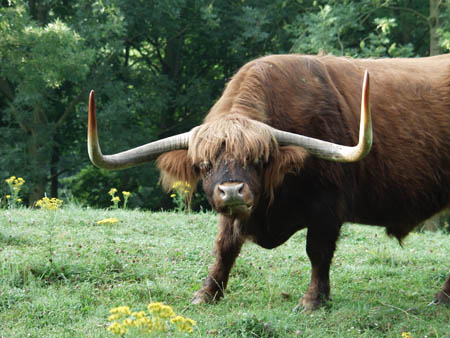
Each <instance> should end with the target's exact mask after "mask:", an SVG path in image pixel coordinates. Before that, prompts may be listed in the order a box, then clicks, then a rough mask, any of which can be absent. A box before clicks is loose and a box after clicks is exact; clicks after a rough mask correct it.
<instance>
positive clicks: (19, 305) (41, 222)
mask: <svg viewBox="0 0 450 338" xmlns="http://www.w3.org/2000/svg"><path fill="white" fill-rule="evenodd" d="M109 217H115V218H117V219H118V220H119V222H118V223H117V224H103V225H99V224H97V223H96V221H98V220H101V219H104V218H109ZM215 223H216V216H215V215H214V214H212V213H202V214H191V215H185V214H181V213H169V212H158V213H151V212H142V211H124V210H114V211H106V210H91V209H87V210H86V209H81V208H77V207H71V206H69V207H66V208H63V209H60V210H59V211H57V212H52V211H45V210H30V209H14V210H0V261H1V265H0V269H1V270H0V337H2V338H4V337H107V336H111V334H110V333H109V332H108V331H107V330H106V328H107V327H108V323H109V322H108V320H107V317H108V315H109V310H110V309H111V308H113V307H117V306H120V305H128V306H130V307H131V308H132V310H136V311H138V310H144V309H145V308H146V306H147V304H148V303H150V302H164V303H166V304H169V305H171V306H172V308H173V309H174V310H175V312H177V313H180V314H182V315H183V316H185V317H189V318H192V319H194V320H195V321H196V322H197V325H196V326H195V327H194V333H193V335H192V336H195V337H402V336H403V337H425V336H426V337H450V306H427V304H428V303H430V301H431V300H432V298H433V295H434V293H435V292H437V291H438V290H439V289H440V288H441V286H442V284H443V283H444V280H445V277H446V276H447V274H448V273H449V271H450V259H449V258H450V257H449V253H450V237H449V235H444V234H442V233H439V232H438V233H420V234H419V233H412V234H410V236H408V237H407V238H406V240H405V242H404V246H403V248H401V247H400V246H399V244H398V243H397V241H395V240H392V239H389V238H388V237H387V236H386V235H385V234H384V231H383V230H382V229H381V228H373V227H362V226H357V225H345V226H344V228H343V231H342V236H341V239H340V241H339V244H338V250H337V252H336V256H335V259H334V264H333V267H332V271H331V287H332V298H333V300H332V302H330V303H329V304H328V306H326V307H324V308H321V309H319V310H317V311H315V312H312V313H307V312H302V313H294V312H292V309H293V308H294V306H295V305H296V304H297V301H298V298H299V297H301V296H302V294H303V293H304V292H305V290H306V288H307V286H308V282H309V278H310V264H309V260H308V258H307V256H306V253H305V234H306V233H305V231H300V232H299V233H297V234H296V235H295V236H294V237H292V238H291V239H290V240H289V241H288V242H287V243H285V244H284V245H282V246H280V247H279V248H277V249H274V250H264V249H261V248H259V247H257V246H256V245H254V244H251V243H248V244H246V245H245V246H244V249H243V251H242V253H241V255H240V257H239V258H238V260H237V262H236V265H235V267H234V269H233V271H232V274H231V278H230V282H229V287H228V289H227V291H226V293H225V297H224V299H223V301H221V302H220V303H218V304H216V305H201V306H194V305H191V304H190V302H189V300H190V297H191V296H192V294H193V293H194V292H195V291H196V290H197V289H199V288H200V287H201V285H202V281H203V279H204V278H205V277H206V275H207V271H208V266H209V265H211V264H212V263H213V256H212V249H213V242H214V238H215V233H216V225H215ZM166 335H167V336H171V337H172V336H185V335H186V333H178V332H176V331H171V332H168V333H166V334H155V335H154V336H157V337H159V336H166ZM127 336H130V337H133V336H137V335H136V334H133V333H131V334H129V335H127Z"/></svg>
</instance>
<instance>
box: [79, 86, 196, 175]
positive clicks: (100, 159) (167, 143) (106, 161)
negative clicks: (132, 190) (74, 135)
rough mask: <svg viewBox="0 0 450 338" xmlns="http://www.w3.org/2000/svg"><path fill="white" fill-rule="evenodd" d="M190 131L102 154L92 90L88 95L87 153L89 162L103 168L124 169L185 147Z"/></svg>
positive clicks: (187, 143) (186, 146)
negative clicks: (121, 150) (111, 153)
mask: <svg viewBox="0 0 450 338" xmlns="http://www.w3.org/2000/svg"><path fill="white" fill-rule="evenodd" d="M189 135H190V132H187V133H184V134H179V135H175V136H171V137H167V138H164V139H161V140H158V141H155V142H151V143H147V144H145V145H143V146H140V147H137V148H133V149H130V150H127V151H123V152H121V153H118V154H114V155H103V154H102V150H101V149H100V145H99V142H98V133H97V118H96V113H95V100H94V91H91V94H90V96H89V120H88V136H87V143H88V153H89V158H90V159H91V162H92V163H93V164H94V165H95V166H96V167H99V168H103V169H125V168H130V167H134V166H137V165H139V164H143V163H146V162H149V161H152V160H155V159H156V158H157V157H158V156H159V155H161V154H163V153H165V152H168V151H171V150H176V149H187V148H188V145H189Z"/></svg>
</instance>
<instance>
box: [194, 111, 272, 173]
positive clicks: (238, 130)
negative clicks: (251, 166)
mask: <svg viewBox="0 0 450 338" xmlns="http://www.w3.org/2000/svg"><path fill="white" fill-rule="evenodd" d="M277 151H278V144H277V141H276V140H275V138H274V137H273V135H272V133H271V132H270V130H269V128H267V127H266V126H265V124H263V123H261V122H258V121H254V120H251V119H249V118H246V117H244V116H242V115H239V114H231V115H229V116H227V117H225V118H221V119H217V120H213V121H210V122H207V123H204V124H202V125H200V126H198V127H196V128H195V129H194V130H193V132H192V134H191V138H190V140H189V157H190V158H191V160H192V162H193V163H194V164H200V163H202V162H210V163H214V162H215V161H216V160H217V159H218V158H219V157H221V156H222V155H223V156H225V157H227V158H230V159H234V160H239V161H241V162H242V163H243V164H246V163H247V162H253V161H255V160H263V161H265V162H267V161H268V160H269V157H270V155H271V154H272V155H276V154H274V152H277Z"/></svg>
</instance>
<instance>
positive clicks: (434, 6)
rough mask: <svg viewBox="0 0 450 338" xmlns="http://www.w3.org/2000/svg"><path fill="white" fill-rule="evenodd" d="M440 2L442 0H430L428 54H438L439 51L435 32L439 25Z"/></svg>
mask: <svg viewBox="0 0 450 338" xmlns="http://www.w3.org/2000/svg"><path fill="white" fill-rule="evenodd" d="M441 2H442V0H430V16H429V19H428V21H429V25H430V56H432V55H438V54H440V52H441V48H440V46H439V37H438V34H437V31H438V29H439V26H440V22H439V6H440V5H441Z"/></svg>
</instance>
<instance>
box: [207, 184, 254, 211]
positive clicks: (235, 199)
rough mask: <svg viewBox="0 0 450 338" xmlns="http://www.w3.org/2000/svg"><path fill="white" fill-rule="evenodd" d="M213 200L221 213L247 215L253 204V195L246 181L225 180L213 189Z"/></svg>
mask: <svg viewBox="0 0 450 338" xmlns="http://www.w3.org/2000/svg"><path fill="white" fill-rule="evenodd" d="M214 202H215V203H214V204H215V206H216V208H217V210H218V211H219V212H221V213H229V214H235V215H238V214H239V215H241V216H248V213H249V212H250V210H251V208H252V206H253V195H252V193H251V191H250V188H249V187H248V185H247V183H242V182H226V183H222V184H218V185H217V186H216V188H215V189H214Z"/></svg>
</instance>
